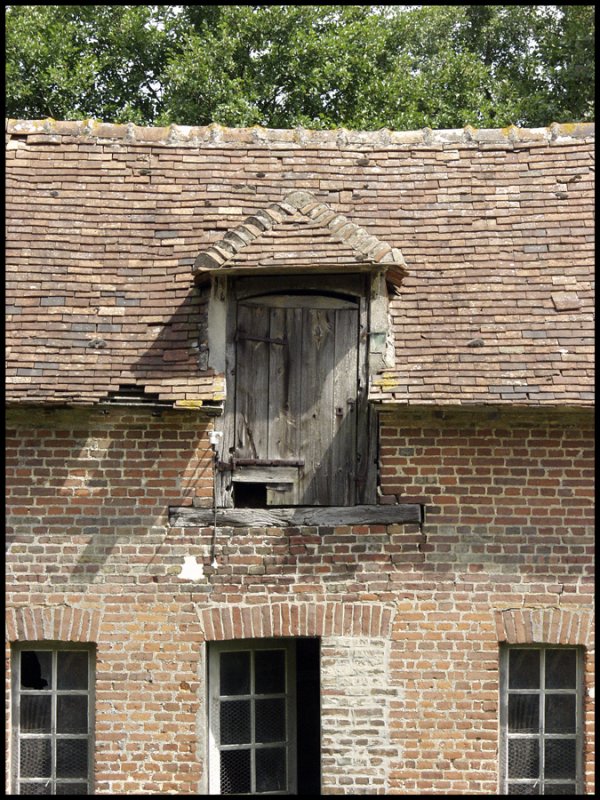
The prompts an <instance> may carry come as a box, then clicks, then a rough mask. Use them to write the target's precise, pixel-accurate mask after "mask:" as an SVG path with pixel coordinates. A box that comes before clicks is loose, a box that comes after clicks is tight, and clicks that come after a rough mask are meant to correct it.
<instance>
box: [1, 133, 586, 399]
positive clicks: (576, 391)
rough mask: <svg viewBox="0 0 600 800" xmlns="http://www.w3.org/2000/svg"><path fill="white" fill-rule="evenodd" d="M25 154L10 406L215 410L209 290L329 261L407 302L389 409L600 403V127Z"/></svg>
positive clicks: (137, 145)
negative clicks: (597, 353)
mask: <svg viewBox="0 0 600 800" xmlns="http://www.w3.org/2000/svg"><path fill="white" fill-rule="evenodd" d="M6 138H7V150H6V168H7V169H6V222H7V228H6V231H7V232H6V274H7V278H6V297H7V312H6V313H7V316H6V357H7V367H6V381H7V400H8V402H11V403H97V402H139V403H143V402H150V401H151V402H157V403H164V404H170V405H172V404H176V405H182V406H193V407H197V406H203V407H205V408H209V409H212V408H216V407H217V406H218V404H219V403H220V402H221V400H222V398H223V392H224V382H223V376H222V375H220V374H215V373H214V371H213V369H211V354H210V352H209V350H208V333H207V325H208V322H207V313H206V312H207V304H208V299H209V295H210V288H209V286H207V285H204V284H202V281H201V276H202V274H207V275H209V274H220V273H221V271H222V274H226V273H228V274H232V275H235V274H244V271H245V270H248V269H263V270H268V271H271V272H275V273H277V272H285V271H286V270H288V271H291V272H293V271H300V270H303V269H310V268H314V265H315V263H316V262H319V264H320V268H321V269H323V270H326V271H332V272H336V271H343V270H349V269H354V270H363V269H365V270H370V269H375V270H380V269H381V270H383V269H385V270H386V271H387V277H388V280H389V281H390V282H391V283H393V284H394V286H393V287H392V290H391V291H392V294H391V298H390V304H389V308H390V320H391V326H392V330H393V334H394V343H395V363H394V365H393V366H389V367H387V368H386V369H385V370H383V371H381V372H378V373H377V374H375V375H374V376H373V379H372V381H371V385H370V390H369V391H370V396H371V398H372V399H373V400H374V401H377V402H380V403H382V404H401V405H406V404H417V405H418V404H463V405H464V404H472V403H477V404H503V403H505V404H506V403H510V404H522V405H532V406H539V405H545V406H591V405H592V404H593V399H594V376H593V324H594V304H593V279H594V126H593V124H588V123H586V124H575V125H557V124H553V125H550V126H549V127H547V128H538V129H519V128H514V127H512V128H508V129H503V130H476V129H474V128H469V127H468V128H465V129H464V130H451V131H432V130H429V129H424V130H420V131H386V130H383V131H376V132H364V131H346V130H338V131H309V130H305V129H303V128H297V129H294V130H281V131H278V130H266V129H262V128H258V127H255V128H245V129H229V128H222V127H220V126H218V125H211V126H207V127H184V126H176V125H172V126H169V127H167V128H140V127H137V126H135V125H111V124H105V123H98V122H94V121H90V120H84V121H73V122H56V121H54V120H39V121H21V120H9V121H7V125H6ZM332 215H333V216H332ZM405 265H406V266H405ZM194 273H195V274H196V275H197V276H199V277H198V278H196V279H195V278H194ZM198 281H199V282H198Z"/></svg>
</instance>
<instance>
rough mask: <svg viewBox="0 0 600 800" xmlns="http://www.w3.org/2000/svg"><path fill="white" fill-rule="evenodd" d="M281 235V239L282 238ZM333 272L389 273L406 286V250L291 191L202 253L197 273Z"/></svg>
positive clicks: (392, 280) (313, 199)
mask: <svg viewBox="0 0 600 800" xmlns="http://www.w3.org/2000/svg"><path fill="white" fill-rule="evenodd" d="M277 234H280V235H279V237H278V236H277ZM325 265H327V267H330V268H331V269H335V268H338V267H339V266H340V265H347V266H349V268H350V269H354V270H356V269H357V268H359V267H363V268H364V267H379V269H385V270H389V274H388V280H389V282H390V283H397V284H399V283H400V282H401V279H402V277H403V275H404V274H405V270H404V267H405V266H406V264H405V261H404V258H403V256H402V253H401V251H400V250H399V249H398V248H396V247H392V246H391V245H389V244H387V243H386V242H383V241H382V240H381V239H378V238H377V237H376V236H373V235H371V234H369V233H368V231H366V230H365V229H364V228H361V227H360V226H359V225H356V224H355V223H353V222H351V221H350V220H349V219H348V217H346V216H345V215H344V214H338V213H336V212H335V211H334V210H333V209H332V208H331V206H330V205H329V204H328V203H323V202H319V201H318V200H317V198H316V197H315V196H314V195H313V194H312V193H311V192H307V191H292V192H289V193H288V194H286V195H285V196H284V198H283V200H282V201H281V202H280V203H271V204H270V205H269V206H267V207H266V208H265V209H260V210H257V211H256V212H255V213H254V214H252V215H250V216H249V217H246V219H244V220H243V222H241V223H240V224H239V225H237V226H236V227H235V228H232V229H230V230H229V231H227V233H226V234H225V235H224V236H223V237H222V238H221V239H219V240H218V241H217V242H214V244H212V245H211V246H210V247H209V248H208V249H207V250H203V251H202V252H201V253H199V255H198V256H197V258H196V260H195V261H194V266H193V273H194V275H196V276H198V277H201V276H202V275H205V274H215V273H217V272H219V273H222V274H229V275H232V274H243V273H244V271H246V272H247V271H248V270H250V269H251V270H253V271H257V270H259V269H265V270H269V271H270V272H273V271H282V270H285V269H289V268H304V269H305V270H310V269H318V270H319V271H321V272H322V271H323V269H324V267H325Z"/></svg>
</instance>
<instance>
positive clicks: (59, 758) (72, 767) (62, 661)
mask: <svg viewBox="0 0 600 800" xmlns="http://www.w3.org/2000/svg"><path fill="white" fill-rule="evenodd" d="M12 658H13V660H12V665H13V679H12V686H13V692H12V697H13V706H12V711H13V721H14V722H13V753H14V759H13V792H14V794H28V795H31V794H61V795H62V794H78V795H82V794H84V795H85V794H93V788H92V786H93V782H92V781H93V779H92V770H93V752H92V731H93V702H92V701H93V695H92V691H93V685H94V676H93V670H94V661H93V658H92V653H91V651H90V650H89V649H84V648H82V647H81V646H68V645H60V646H51V645H45V644H35V645H33V644H32V645H23V646H19V647H18V648H15V650H14V652H13V656H12Z"/></svg>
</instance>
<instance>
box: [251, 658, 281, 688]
mask: <svg viewBox="0 0 600 800" xmlns="http://www.w3.org/2000/svg"><path fill="white" fill-rule="evenodd" d="M254 666H255V669H254V671H255V675H256V678H255V683H256V688H255V691H256V694H278V693H282V692H285V650H257V651H256V653H255V654H254Z"/></svg>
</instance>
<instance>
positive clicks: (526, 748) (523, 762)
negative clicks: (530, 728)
mask: <svg viewBox="0 0 600 800" xmlns="http://www.w3.org/2000/svg"><path fill="white" fill-rule="evenodd" d="M539 773H540V758H539V752H538V742H537V739H511V740H510V741H509V742H508V777H509V778H537V777H539Z"/></svg>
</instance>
